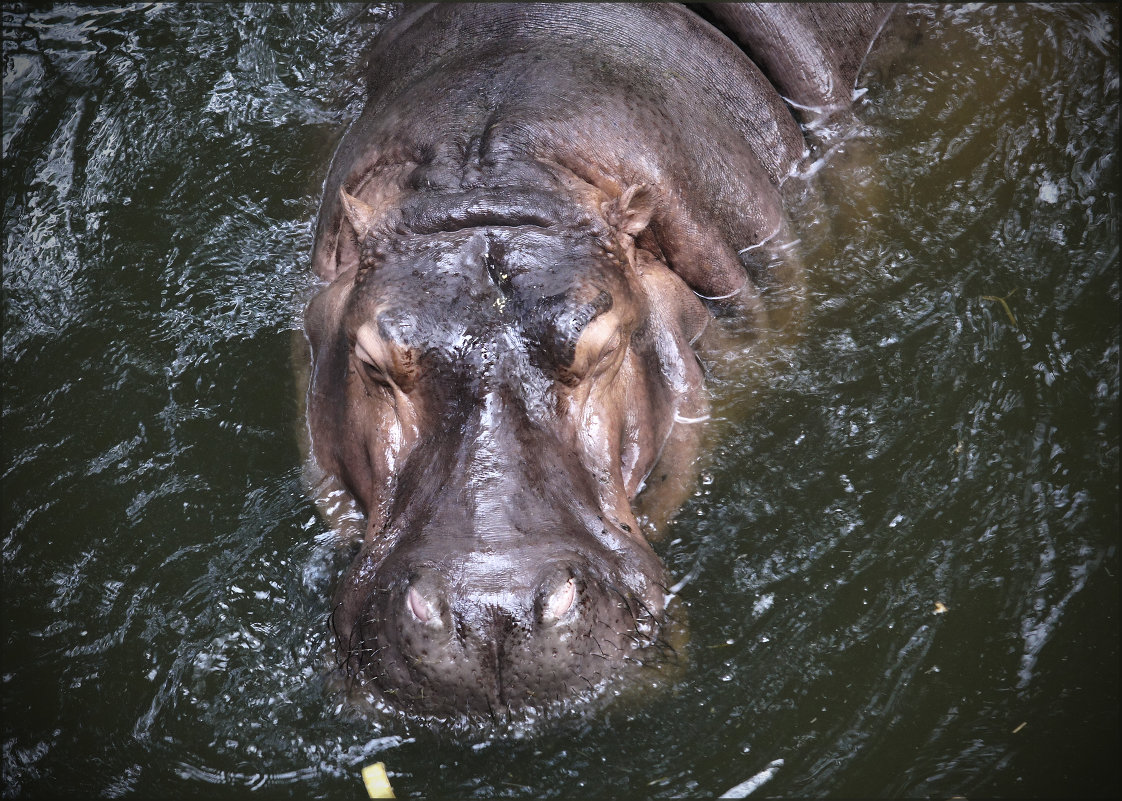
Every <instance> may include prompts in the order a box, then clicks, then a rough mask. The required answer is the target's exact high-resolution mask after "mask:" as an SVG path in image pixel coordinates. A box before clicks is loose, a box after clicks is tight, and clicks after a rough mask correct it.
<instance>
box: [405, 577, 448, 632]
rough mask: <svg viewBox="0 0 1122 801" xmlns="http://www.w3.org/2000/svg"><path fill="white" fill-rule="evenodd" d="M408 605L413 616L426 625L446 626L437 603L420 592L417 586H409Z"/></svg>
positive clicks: (432, 626) (434, 626) (433, 626)
mask: <svg viewBox="0 0 1122 801" xmlns="http://www.w3.org/2000/svg"><path fill="white" fill-rule="evenodd" d="M406 605H407V606H408V607H409V611H410V612H412V613H413V616H414V617H415V618H417V620H419V621H420V622H421V623H423V624H424V625H426V626H429V627H431V628H442V627H443V626H444V621H443V620H442V619H441V617H440V612H439V610H438V609H437V605H436V604H435V603H433V602H432V601H430V600H429V599H428V598H426V597H425V596H424V595H422V594H421V593H420V592H418V591H417V588H416V587H410V588H409V596H408V598H407V599H406Z"/></svg>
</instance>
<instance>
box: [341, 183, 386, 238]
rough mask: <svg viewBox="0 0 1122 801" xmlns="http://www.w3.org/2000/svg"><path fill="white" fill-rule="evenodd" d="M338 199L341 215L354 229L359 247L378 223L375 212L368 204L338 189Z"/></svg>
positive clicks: (344, 190)
mask: <svg viewBox="0 0 1122 801" xmlns="http://www.w3.org/2000/svg"><path fill="white" fill-rule="evenodd" d="M339 199H340V200H341V201H342V203H343V214H344V215H346V218H347V222H349V223H350V224H351V228H353V229H354V232H355V236H357V237H358V242H359V245H361V244H362V243H363V242H365V241H366V237H367V236H368V235H369V234H370V233H371V232H372V231H373V230H374V225H375V223H376V222H377V221H378V212H377V210H376V209H375V208H374V207H373V206H371V205H370V204H368V203H363V202H362V201H361V200H359V199H358V198H357V197H355V196H354V195H348V194H347V190H346V189H343V188H342V187H340V188H339Z"/></svg>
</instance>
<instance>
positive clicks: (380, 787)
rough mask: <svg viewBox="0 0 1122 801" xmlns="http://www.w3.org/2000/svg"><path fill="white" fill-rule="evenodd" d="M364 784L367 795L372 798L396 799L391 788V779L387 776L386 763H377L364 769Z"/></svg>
mask: <svg viewBox="0 0 1122 801" xmlns="http://www.w3.org/2000/svg"><path fill="white" fill-rule="evenodd" d="M362 783H363V784H365V785H366V794H367V795H368V796H370V797H371V798H396V797H397V796H395V795H394V794H393V788H392V787H390V777H389V776H387V775H386V763H384V762H375V763H374V764H373V765H367V766H366V767H365V768H363V769H362Z"/></svg>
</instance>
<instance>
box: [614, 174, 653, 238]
mask: <svg viewBox="0 0 1122 801" xmlns="http://www.w3.org/2000/svg"><path fill="white" fill-rule="evenodd" d="M657 207H658V198H657V197H655V192H654V189H652V188H651V186H650V184H632V185H631V186H629V187H627V189H625V190H624V192H623V194H622V195H620V196H619V197H617V198H614V199H612V200H605V201H604V202H603V203H602V204H601V205H600V211H601V212H602V213H603V215H604V219H605V220H607V221H608V224H609V225H610V226H612V228H614V229H616V230H617V231H619V232H620V233H621V234H627V235H628V236H630V237H632V238H634V237H636V236H638V235H639V234H641V233H642V232H643V231H644V230H645V229H646V227H647V226H648V225H650V222H651V217H653V216H654V213H655V209H656V208H657Z"/></svg>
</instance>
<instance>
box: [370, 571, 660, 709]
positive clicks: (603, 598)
mask: <svg viewBox="0 0 1122 801" xmlns="http://www.w3.org/2000/svg"><path fill="white" fill-rule="evenodd" d="M393 561H394V562H396V564H385V565H383V568H382V570H379V571H378V574H379V575H378V576H377V578H376V579H375V582H374V583H375V585H379V584H380V585H382V586H383V587H384V589H383V590H380V591H379V590H374V591H370V592H367V593H366V594H365V607H366V608H365V609H364V610H363V612H362V613H361V614H359V615H358V616H357V618H358V624H357V625H356V627H355V629H354V631H353V632H352V634H351V642H350V643H349V647H348V650H349V653H350V655H351V657H352V658H353V660H354V662H355V668H357V670H359V671H360V672H361V675H362V677H363V681H364V682H365V683H366V684H367V685H368V686H372V687H373V688H374V689H376V690H377V691H379V692H380V693H381V694H383V695H385V696H387V697H388V698H389V699H391V700H392V701H393V702H394V703H395V704H396V705H399V706H405V707H407V708H409V709H411V710H412V711H414V712H419V713H422V714H425V713H427V714H435V715H447V714H449V713H452V712H460V713H463V712H466V713H467V714H469V715H471V714H482V715H490V716H492V717H494V716H499V715H506V714H508V713H511V712H517V711H519V710H521V709H524V708H526V707H530V706H534V707H540V706H541V705H543V704H547V703H549V702H551V701H554V700H563V699H566V698H571V697H572V695H573V694H574V693H580V692H582V691H594V690H596V689H598V688H599V686H600V685H602V684H603V683H604V682H605V681H606V680H608V679H611V678H615V677H616V676H618V674H619V672H620V671H621V670H623V669H625V667H627V666H634V665H636V664H641V663H642V662H643V661H644V659H645V656H646V653H647V651H648V650H650V649H652V648H654V647H656V644H657V642H658V633H659V630H660V626H661V612H662V610H661V607H660V606H659V604H657V603H651V602H649V601H646V600H644V599H643V598H642V597H641V594H640V593H638V592H636V591H635V590H634V589H632V588H629V587H627V586H626V582H625V581H624V580H623V579H622V578H621V577H620V576H618V575H616V576H613V575H612V574H611V571H610V570H604V569H598V568H597V566H595V565H593V564H591V563H590V562H589V561H587V560H585V561H576V560H572V559H568V560H543V561H539V562H536V563H534V564H532V565H530V566H529V567H527V568H525V569H521V570H520V569H517V568H516V567H515V566H512V565H511V564H510V559H509V555H504V556H503V557H501V558H500V557H494V558H493V559H492V560H490V563H488V564H487V565H485V566H481V565H480V564H478V562H480V561H487V560H479V559H474V560H473V559H472V558H470V557H465V558H464V559H462V560H444V561H443V563H442V564H427V565H418V566H412V567H406V566H404V565H402V564H401V563H400V561H399V560H393ZM483 567H485V568H486V569H485V570H484V569H482V568H483ZM658 589H659V593H661V588H658ZM660 660H661V656H660Z"/></svg>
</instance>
